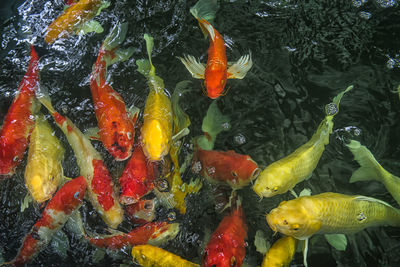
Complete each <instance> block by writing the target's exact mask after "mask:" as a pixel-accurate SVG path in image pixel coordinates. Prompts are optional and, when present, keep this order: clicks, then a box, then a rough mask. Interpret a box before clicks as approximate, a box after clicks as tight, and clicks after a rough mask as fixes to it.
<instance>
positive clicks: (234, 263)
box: [231, 256, 236, 267]
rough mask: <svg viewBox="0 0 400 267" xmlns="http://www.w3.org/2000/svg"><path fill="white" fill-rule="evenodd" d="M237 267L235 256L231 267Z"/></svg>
mask: <svg viewBox="0 0 400 267" xmlns="http://www.w3.org/2000/svg"><path fill="white" fill-rule="evenodd" d="M233 266H236V258H235V256H232V258H231V267H233Z"/></svg>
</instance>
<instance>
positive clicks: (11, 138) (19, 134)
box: [0, 46, 39, 176]
mask: <svg viewBox="0 0 400 267" xmlns="http://www.w3.org/2000/svg"><path fill="white" fill-rule="evenodd" d="M38 63H39V57H38V55H37V53H36V51H35V49H34V47H33V46H31V60H30V63H29V66H28V69H27V70H26V73H25V75H24V77H23V78H22V81H21V83H20V84H19V88H18V93H17V95H16V96H15V98H14V101H13V103H12V104H11V106H10V108H9V109H8V112H7V115H6V117H5V119H4V123H3V127H2V128H1V130H0V175H6V176H9V175H12V174H13V173H14V170H15V168H16V167H17V166H18V164H19V163H20V162H21V160H22V158H23V157H24V153H25V150H26V148H27V147H28V144H29V137H30V135H31V133H32V130H33V127H34V125H35V120H34V116H33V113H34V111H35V109H36V107H37V105H36V104H35V103H36V100H35V91H36V90H37V88H38V84H39V71H38Z"/></svg>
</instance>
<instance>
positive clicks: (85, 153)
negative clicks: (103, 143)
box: [37, 88, 124, 228]
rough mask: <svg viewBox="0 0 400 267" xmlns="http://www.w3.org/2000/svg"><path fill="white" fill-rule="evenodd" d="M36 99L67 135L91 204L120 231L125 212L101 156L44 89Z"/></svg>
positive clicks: (112, 226) (107, 222)
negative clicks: (52, 102) (58, 109)
mask: <svg viewBox="0 0 400 267" xmlns="http://www.w3.org/2000/svg"><path fill="white" fill-rule="evenodd" d="M37 98H38V99H39V101H40V102H41V103H42V104H43V105H44V106H45V107H46V108H47V109H48V111H49V113H50V114H51V115H52V116H53V118H54V120H55V122H56V124H57V126H58V127H59V128H60V129H61V130H62V131H63V132H64V134H65V136H66V137H67V139H68V142H69V144H70V145H71V147H72V149H73V150H74V153H75V157H76V160H77V163H78V166H79V168H80V173H81V175H82V176H83V177H84V178H85V179H86V182H87V184H88V197H89V201H90V202H91V203H92V205H93V207H94V208H95V209H96V210H97V211H98V212H99V213H100V215H101V216H102V218H103V220H104V221H105V222H106V224H107V225H108V226H110V227H111V228H117V226H118V225H119V224H120V223H121V222H122V219H123V213H124V211H123V209H122V208H121V206H120V204H119V202H118V198H117V196H116V194H115V192H114V184H113V182H112V178H111V175H110V173H109V172H108V170H107V168H106V166H105V165H104V163H103V158H102V157H101V155H100V153H99V152H97V150H96V149H95V148H94V147H93V145H92V144H91V143H90V140H89V139H88V138H87V137H86V136H85V135H84V134H83V133H82V132H81V131H80V130H79V129H78V128H77V127H76V126H75V125H74V124H73V123H72V121H71V120H69V119H68V118H66V117H64V116H62V115H61V114H60V113H58V112H56V111H55V109H54V108H53V105H52V104H51V100H50V97H49V95H48V93H47V92H45V88H41V92H39V93H38V94H37Z"/></svg>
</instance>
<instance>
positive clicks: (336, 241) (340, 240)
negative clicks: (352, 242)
mask: <svg viewBox="0 0 400 267" xmlns="http://www.w3.org/2000/svg"><path fill="white" fill-rule="evenodd" d="M325 239H326V241H328V243H329V244H330V245H331V246H332V247H334V248H335V249H337V250H339V251H345V250H346V247H347V239H346V236H345V235H344V234H329V235H328V234H326V235H325Z"/></svg>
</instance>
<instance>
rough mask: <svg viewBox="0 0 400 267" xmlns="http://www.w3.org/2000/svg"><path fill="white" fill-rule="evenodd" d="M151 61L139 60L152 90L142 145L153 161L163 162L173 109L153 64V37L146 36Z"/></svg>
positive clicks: (168, 147) (167, 145) (140, 68)
mask: <svg viewBox="0 0 400 267" xmlns="http://www.w3.org/2000/svg"><path fill="white" fill-rule="evenodd" d="M144 39H145V40H146V47H147V54H148V56H149V60H145V59H142V60H138V61H136V64H137V66H138V71H139V72H140V73H141V74H143V75H144V76H145V77H146V78H147V80H148V85H149V88H150V92H149V95H148V96H147V100H146V106H145V108H144V113H143V121H144V122H143V126H142V130H141V143H142V147H143V152H144V153H145V155H146V157H148V158H149V160H151V161H159V160H162V159H163V157H164V156H165V155H167V154H168V152H169V149H170V146H171V139H172V107H171V101H170V99H169V96H168V93H167V92H166V91H165V86H164V81H163V80H162V79H161V78H160V77H159V76H157V75H156V70H155V68H154V66H153V63H152V62H151V52H152V50H153V44H154V42H153V37H151V36H149V35H147V34H145V35H144Z"/></svg>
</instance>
